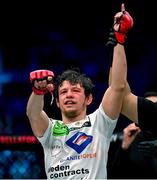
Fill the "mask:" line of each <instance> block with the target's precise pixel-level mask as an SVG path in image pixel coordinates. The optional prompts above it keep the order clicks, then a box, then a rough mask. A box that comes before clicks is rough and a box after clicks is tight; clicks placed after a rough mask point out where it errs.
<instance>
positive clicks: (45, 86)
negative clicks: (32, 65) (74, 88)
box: [30, 70, 54, 95]
mask: <svg viewBox="0 0 157 180" xmlns="http://www.w3.org/2000/svg"><path fill="white" fill-rule="evenodd" d="M53 78H54V73H53V72H52V71H49V70H36V71H32V72H31V73H30V82H31V83H32V90H33V92H34V93H35V94H37V95H44V94H46V93H48V92H51V93H52V92H53V90H54V85H53Z"/></svg>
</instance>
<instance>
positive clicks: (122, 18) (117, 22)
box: [113, 4, 134, 44]
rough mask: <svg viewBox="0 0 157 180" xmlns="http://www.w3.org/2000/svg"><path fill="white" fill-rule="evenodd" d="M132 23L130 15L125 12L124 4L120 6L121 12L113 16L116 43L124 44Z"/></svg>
mask: <svg viewBox="0 0 157 180" xmlns="http://www.w3.org/2000/svg"><path fill="white" fill-rule="evenodd" d="M133 24H134V21H133V18H132V17H131V16H130V14H129V13H128V12H127V11H126V10H125V6H124V4H122V5H121V12H118V13H116V15H115V16H114V26H113V29H114V31H115V37H116V40H117V42H118V43H120V44H124V43H125V38H126V34H127V33H128V31H129V30H130V29H131V28H132V27H133Z"/></svg>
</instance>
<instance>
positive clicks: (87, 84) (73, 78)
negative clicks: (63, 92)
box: [55, 68, 94, 98]
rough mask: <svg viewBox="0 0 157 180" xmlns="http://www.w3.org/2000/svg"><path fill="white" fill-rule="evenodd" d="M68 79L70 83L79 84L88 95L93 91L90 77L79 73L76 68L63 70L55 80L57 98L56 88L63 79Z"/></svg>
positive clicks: (56, 89) (56, 91) (56, 88)
mask: <svg viewBox="0 0 157 180" xmlns="http://www.w3.org/2000/svg"><path fill="white" fill-rule="evenodd" d="M65 80H66V81H69V82H70V83H71V84H73V85H74V84H80V85H81V86H82V87H83V88H84V90H85V95H86V96H89V95H90V94H92V92H93V88H94V84H93V83H92V81H91V79H90V78H89V77H87V76H86V75H85V74H82V73H80V70H79V69H78V68H75V69H74V68H73V69H68V70H65V71H64V72H63V73H62V74H61V75H58V76H57V78H56V80H55V97H57V98H58V88H59V87H60V86H61V85H62V83H63V81H65Z"/></svg>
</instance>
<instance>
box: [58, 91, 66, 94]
mask: <svg viewBox="0 0 157 180" xmlns="http://www.w3.org/2000/svg"><path fill="white" fill-rule="evenodd" d="M66 92H67V91H66V90H62V91H60V93H59V94H65V93H66Z"/></svg>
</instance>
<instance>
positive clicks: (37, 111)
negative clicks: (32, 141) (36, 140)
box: [27, 70, 54, 137]
mask: <svg viewBox="0 0 157 180" xmlns="http://www.w3.org/2000/svg"><path fill="white" fill-rule="evenodd" d="M53 77H54V73H53V72H52V71H49V70H36V71H32V72H31V73H30V82H31V84H32V91H33V92H32V94H31V95H30V97H29V100H28V103H27V116H28V118H29V120H30V124H31V127H32V130H33V133H34V134H35V135H36V136H37V137H39V136H42V135H43V134H44V132H45V130H46V129H47V127H48V116H47V115H46V113H45V112H44V111H43V107H44V95H45V94H46V93H48V92H51V93H52V92H53V90H54V85H53V83H52V82H53Z"/></svg>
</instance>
